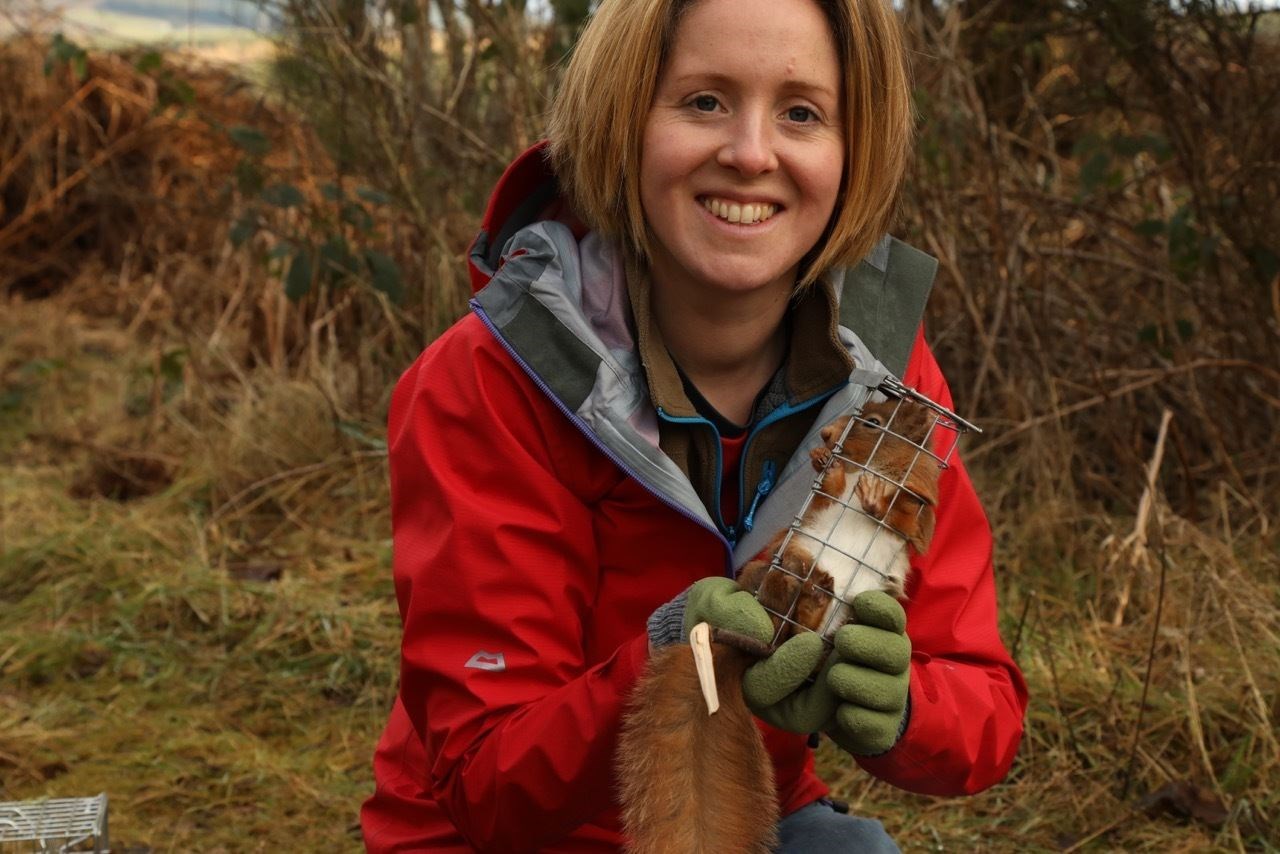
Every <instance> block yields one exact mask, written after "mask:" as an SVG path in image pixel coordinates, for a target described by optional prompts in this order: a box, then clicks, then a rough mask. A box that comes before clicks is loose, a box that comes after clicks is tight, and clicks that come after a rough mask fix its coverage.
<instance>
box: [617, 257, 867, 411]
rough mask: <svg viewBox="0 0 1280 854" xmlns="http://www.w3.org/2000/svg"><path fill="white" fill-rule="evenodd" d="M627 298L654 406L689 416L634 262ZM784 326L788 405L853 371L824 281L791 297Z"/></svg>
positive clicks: (827, 283) (689, 405)
mask: <svg viewBox="0 0 1280 854" xmlns="http://www.w3.org/2000/svg"><path fill="white" fill-rule="evenodd" d="M626 276H627V295H628V298H629V299H630V301H631V312H632V316H633V317H634V318H635V326H636V348H637V350H638V351H639V353H640V362H641V364H642V365H643V366H644V370H645V375H646V377H647V378H648V383H649V396H650V398H651V399H652V400H653V403H654V405H655V406H657V407H658V408H659V409H661V410H662V411H664V412H665V413H667V414H669V415H672V416H675V417H677V418H693V417H696V416H697V415H698V411H697V409H696V408H695V407H694V405H693V403H692V402H691V401H690V400H689V396H688V395H687V394H685V391H684V384H683V383H682V382H681V381H680V373H679V371H678V370H677V369H676V365H675V362H674V361H672V359H671V354H670V353H669V352H668V351H667V348H666V345H665V344H664V342H663V340H662V332H661V330H659V329H658V321H657V318H655V317H654V315H653V311H652V309H651V301H650V291H651V287H650V282H649V276H648V274H647V272H646V271H645V270H644V269H643V268H642V267H641V266H640V264H639V263H637V262H635V261H634V260H629V261H628V262H627V265H626ZM786 322H788V323H790V324H791V335H790V336H789V339H790V343H789V349H788V352H787V360H786V386H787V395H788V401H787V402H788V403H789V404H791V405H793V406H795V405H799V404H802V403H804V402H805V401H807V400H808V399H810V398H811V397H813V396H814V395H817V394H821V393H823V392H828V391H830V390H831V389H833V388H835V387H836V386H838V385H840V384H841V383H843V382H844V381H845V380H846V379H847V378H848V377H849V373H850V372H851V371H852V370H853V369H854V368H855V367H857V364H856V362H855V361H854V359H853V357H852V356H851V355H849V352H848V351H847V350H846V349H845V347H844V345H843V344H841V343H840V333H839V323H840V306H839V302H838V300H837V298H836V294H835V289H834V287H833V286H832V284H831V282H830V280H829V279H828V278H826V277H824V278H822V279H820V280H819V281H817V282H815V283H814V284H813V286H811V287H809V288H806V289H805V290H803V291H801V292H800V293H799V294H797V295H796V296H795V297H794V298H793V304H792V308H791V311H789V312H788V313H787V319H786Z"/></svg>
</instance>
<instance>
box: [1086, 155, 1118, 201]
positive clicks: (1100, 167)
mask: <svg viewBox="0 0 1280 854" xmlns="http://www.w3.org/2000/svg"><path fill="white" fill-rule="evenodd" d="M1110 170H1111V155H1110V154H1107V153H1106V152H1105V151H1095V152H1094V153H1093V155H1092V156H1091V157H1090V158H1089V159H1088V160H1086V161H1085V163H1084V165H1083V166H1081V167H1080V189H1081V190H1082V191H1083V192H1084V193H1086V194H1088V193H1092V192H1093V191H1094V190H1095V189H1097V187H1098V185H1099V184H1101V183H1103V182H1104V181H1106V180H1107V174H1108V172H1110Z"/></svg>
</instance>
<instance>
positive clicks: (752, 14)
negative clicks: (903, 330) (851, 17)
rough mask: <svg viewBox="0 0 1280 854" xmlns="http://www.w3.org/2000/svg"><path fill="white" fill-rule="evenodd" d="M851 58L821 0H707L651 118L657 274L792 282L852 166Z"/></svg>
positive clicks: (644, 198)
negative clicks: (845, 73) (840, 48)
mask: <svg viewBox="0 0 1280 854" xmlns="http://www.w3.org/2000/svg"><path fill="white" fill-rule="evenodd" d="M842 103H843V99H842V91H841V71H840V61H839V57H838V54H837V52H836V45H835V40H834V37H833V36H832V33H831V28H830V26H829V25H828V23H827V19H826V17H825V16H824V14H823V12H822V10H821V9H819V8H818V6H817V5H816V4H815V3H814V2H813V0H698V2H697V3H695V4H694V5H693V6H692V7H691V8H690V9H688V10H687V11H686V12H685V14H684V15H683V16H682V18H681V20H680V23H679V25H678V26H677V28H676V32H675V37H674V39H673V42H672V45H671V51H670V55H669V56H668V58H667V62H666V66H665V67H664V68H663V70H662V73H661V76H660V77H659V79H658V85H657V93H656V95H655V98H654V103H653V107H652V108H651V109H650V110H649V116H648V119H647V120H646V122H645V126H644V141H643V149H642V151H641V157H640V200H641V203H642V205H643V207H644V214H645V219H646V221H647V222H648V224H649V226H650V228H651V230H652V235H653V237H654V238H655V239H654V240H653V241H652V244H653V245H652V257H651V263H652V273H653V279H654V283H655V286H660V287H680V288H701V289H705V290H706V291H707V293H708V295H718V296H729V295H731V294H735V293H744V292H750V291H756V290H760V289H769V288H770V286H773V287H776V288H778V289H779V290H780V291H781V290H782V289H785V292H786V293H789V292H790V290H791V288H792V287H793V286H794V283H795V278H796V271H797V267H798V265H799V262H800V259H801V258H802V257H803V256H804V255H805V253H806V252H808V251H809V249H811V248H812V247H813V246H814V244H815V243H817V241H818V238H819V237H821V236H822V232H823V230H824V229H825V228H826V225H827V221H828V220H829V219H830V217H831V212H832V210H833V209H834V207H835V203H836V196H837V194H838V192H839V189H840V181H841V177H842V171H843V168H844V162H843V160H844V130H843V129H844V116H843V115H842V111H841V105H842Z"/></svg>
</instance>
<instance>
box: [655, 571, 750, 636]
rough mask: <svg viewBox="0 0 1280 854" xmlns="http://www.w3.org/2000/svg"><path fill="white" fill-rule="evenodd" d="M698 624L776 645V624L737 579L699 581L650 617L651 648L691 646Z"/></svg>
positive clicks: (720, 578) (719, 577) (721, 577)
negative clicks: (774, 626)
mask: <svg viewBox="0 0 1280 854" xmlns="http://www.w3.org/2000/svg"><path fill="white" fill-rule="evenodd" d="M698 623H709V624H711V625H712V626H715V627H716V628H720V629H728V630H730V631H734V632H738V633H739V634H743V635H747V636H748V637H752V638H755V639H756V640H758V641H760V642H761V643H765V644H767V643H771V642H772V641H773V621H772V620H771V619H770V618H769V612H768V611H766V610H765V609H764V606H763V605H761V604H760V603H759V602H757V601H756V597H755V596H753V595H752V594H750V593H748V592H747V591H745V590H743V589H742V588H741V587H739V586H738V583H737V582H736V581H734V580H733V579H731V578H725V577H723V576H716V577H711V578H703V579H700V580H698V581H695V582H694V583H693V584H692V585H691V586H690V587H689V589H688V590H686V591H684V592H683V593H681V594H680V595H679V596H677V597H676V598H675V599H672V600H671V601H670V602H668V603H666V604H665V605H661V606H659V607H658V609H657V610H655V611H654V612H653V615H652V616H650V617H649V645H650V648H651V649H660V648H661V647H664V646H668V645H670V644H673V643H687V642H688V640H689V631H690V629H692V628H693V627H694V626H696V625H698Z"/></svg>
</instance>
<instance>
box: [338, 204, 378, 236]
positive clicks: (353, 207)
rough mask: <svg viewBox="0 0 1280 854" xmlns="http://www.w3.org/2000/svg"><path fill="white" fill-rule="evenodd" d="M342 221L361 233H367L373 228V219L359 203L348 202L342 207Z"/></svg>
mask: <svg viewBox="0 0 1280 854" xmlns="http://www.w3.org/2000/svg"><path fill="white" fill-rule="evenodd" d="M342 221H343V222H346V223H350V224H351V225H353V226H355V227H356V228H358V229H359V230H360V231H365V232H367V231H369V230H370V229H372V228H373V217H371V216H369V212H368V211H367V210H365V209H364V205H362V204H359V203H357V202H347V203H346V204H345V205H343V206H342Z"/></svg>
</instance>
